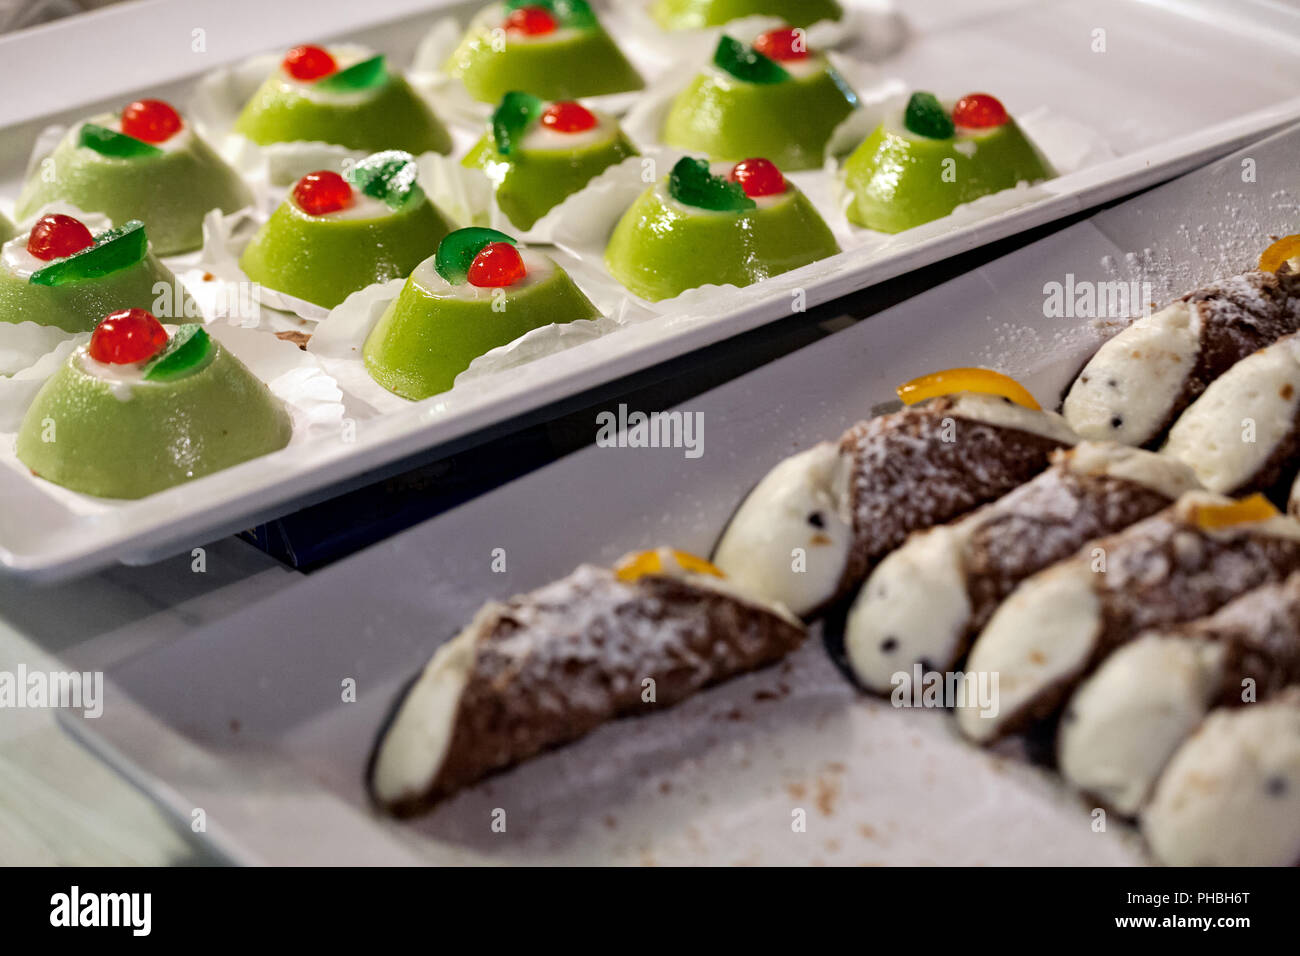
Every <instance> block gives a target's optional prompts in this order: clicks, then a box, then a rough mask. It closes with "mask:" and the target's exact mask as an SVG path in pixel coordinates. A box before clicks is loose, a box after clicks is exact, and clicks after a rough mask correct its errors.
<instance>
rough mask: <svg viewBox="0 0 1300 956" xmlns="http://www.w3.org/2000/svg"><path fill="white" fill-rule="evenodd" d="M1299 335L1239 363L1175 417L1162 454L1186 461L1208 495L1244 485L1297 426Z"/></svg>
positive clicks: (1299, 366) (1229, 490)
mask: <svg viewBox="0 0 1300 956" xmlns="http://www.w3.org/2000/svg"><path fill="white" fill-rule="evenodd" d="M1298 408H1300V337H1297V336H1294V335H1292V336H1287V337H1286V338H1284V339H1281V340H1280V341H1278V342H1276V343H1275V344H1273V345H1270V346H1269V347H1268V348H1265V349H1261V350H1260V351H1258V352H1256V353H1255V354H1254V355H1249V356H1247V357H1246V358H1244V359H1242V360H1241V361H1240V362H1238V363H1237V364H1236V365H1234V366H1233V367H1232V368H1230V369H1228V371H1227V372H1225V373H1224V374H1223V375H1221V376H1220V377H1219V378H1217V379H1216V380H1215V381H1213V382H1211V383H1210V386H1209V387H1208V388H1207V389H1206V390H1205V392H1204V393H1202V395H1201V397H1200V398H1198V399H1197V400H1196V401H1195V402H1193V403H1192V404H1191V405H1190V406H1189V407H1188V409H1187V410H1186V411H1185V412H1183V414H1182V415H1180V416H1179V418H1178V420H1177V421H1176V422H1175V423H1174V427H1173V428H1172V429H1171V430H1170V432H1169V439H1168V441H1167V442H1166V443H1165V447H1164V449H1163V451H1164V453H1165V454H1167V455H1170V456H1172V457H1174V458H1176V459H1178V460H1179V461H1182V462H1185V463H1186V464H1187V465H1189V466H1190V467H1191V468H1192V470H1193V471H1195V472H1196V476H1197V478H1199V479H1200V481H1201V483H1202V484H1203V485H1204V486H1205V487H1206V488H1208V489H1210V490H1211V491H1218V492H1223V493H1231V492H1233V491H1235V490H1237V489H1238V488H1241V487H1243V486H1244V485H1246V484H1247V483H1249V482H1250V481H1251V480H1252V479H1253V478H1254V476H1255V475H1256V474H1257V473H1258V472H1259V470H1260V469H1261V468H1262V467H1263V466H1264V463H1265V462H1266V461H1267V460H1268V458H1269V456H1270V455H1272V453H1273V451H1274V449H1275V448H1277V446H1278V444H1280V443H1281V442H1282V441H1283V440H1285V439H1286V438H1287V437H1288V436H1290V434H1291V432H1292V431H1293V430H1294V429H1295V427H1296V412H1297V409H1298Z"/></svg>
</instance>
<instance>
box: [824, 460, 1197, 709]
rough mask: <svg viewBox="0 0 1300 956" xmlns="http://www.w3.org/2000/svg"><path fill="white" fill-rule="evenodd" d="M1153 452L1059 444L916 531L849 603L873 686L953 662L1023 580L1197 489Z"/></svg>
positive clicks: (859, 661)
mask: <svg viewBox="0 0 1300 956" xmlns="http://www.w3.org/2000/svg"><path fill="white" fill-rule="evenodd" d="M1196 486H1197V485H1196V479H1195V478H1194V477H1193V475H1192V472H1191V470H1190V469H1189V468H1187V467H1186V466H1184V465H1182V464H1181V463H1179V462H1176V461H1173V460H1171V459H1169V458H1165V457H1163V456H1161V455H1157V454H1156V453H1155V452H1151V451H1143V450H1141V449H1137V448H1130V447H1128V446H1127V445H1117V444H1115V443H1114V442H1083V443H1081V444H1079V445H1077V446H1075V447H1074V448H1071V449H1068V450H1067V449H1063V450H1060V451H1056V452H1053V453H1052V465H1051V467H1050V468H1048V469H1047V470H1046V471H1044V472H1043V473H1041V474H1040V475H1038V476H1037V477H1036V478H1034V479H1033V480H1032V481H1029V482H1027V483H1026V484H1023V485H1021V486H1020V487H1018V488H1016V489H1015V490H1013V491H1011V492H1010V493H1008V494H1006V495H1004V496H1003V497H1001V498H999V499H998V500H997V501H995V502H993V503H992V504H988V505H985V506H984V507H982V508H980V509H978V510H977V511H974V512H972V513H971V514H969V515H967V516H966V517H965V518H962V519H960V520H958V521H956V522H954V523H952V524H948V525H939V526H937V527H934V528H931V529H929V530H928V531H921V532H918V533H916V534H914V535H912V536H911V537H910V538H908V539H907V541H906V542H905V543H904V544H903V546H902V547H900V548H899V549H898V550H897V551H894V552H893V553H892V554H890V555H889V556H888V557H886V558H885V559H884V560H883V561H881V562H880V564H879V565H877V566H876V569H875V570H874V571H873V572H872V573H871V576H870V577H869V578H867V583H866V584H865V585H863V587H862V590H861V592H860V593H859V594H858V597H857V600H856V601H854V603H853V607H852V608H851V609H850V610H849V614H848V620H847V624H846V628H845V647H846V650H847V652H848V660H849V664H850V666H851V667H852V668H853V673H854V675H855V676H856V677H857V679H858V680H859V681H860V682H861V683H862V685H863V686H864V687H866V688H867V689H868V690H871V691H876V692H877V693H889V692H890V690H891V689H892V688H893V686H894V682H895V676H894V675H896V674H899V673H900V672H901V673H905V674H911V673H912V667H913V665H914V664H918V663H919V664H920V665H921V666H922V668H923V669H924V670H926V671H940V672H946V671H948V670H950V669H952V667H954V666H955V665H956V664H957V663H958V662H959V661H960V660H961V658H962V657H963V656H964V655H965V653H966V650H967V648H968V647H969V644H970V639H971V638H972V637H974V635H975V634H977V633H978V632H979V630H980V628H982V627H983V626H984V625H985V624H986V623H988V619H989V617H990V616H991V615H992V614H993V611H994V609H995V608H996V607H997V606H998V605H999V604H1000V603H1001V602H1002V600H1003V599H1004V598H1005V597H1006V596H1007V595H1008V594H1010V593H1011V591H1012V589H1013V588H1015V586H1016V585H1017V584H1019V583H1020V582H1021V581H1022V580H1024V579H1025V578H1027V577H1029V576H1030V575H1031V574H1034V573H1035V572H1037V571H1041V570H1042V569H1043V568H1046V567H1047V566H1049V565H1051V564H1055V563H1056V562H1057V561H1061V560H1063V559H1065V558H1068V557H1069V556H1070V555H1072V554H1074V553H1075V552H1076V551H1077V550H1078V549H1079V548H1080V547H1081V546H1082V545H1083V544H1085V543H1086V542H1088V541H1091V540H1092V539H1093V538H1098V537H1101V536H1102V535H1106V534H1111V533H1113V532H1116V531H1119V530H1120V529H1122V528H1126V527H1128V526H1129V525H1131V524H1133V523H1134V522H1137V521H1141V520H1142V519H1143V518H1147V517H1150V516H1151V515H1153V514H1155V513H1156V512H1157V511H1160V510H1161V509H1162V508H1166V507H1168V506H1169V505H1170V504H1172V503H1173V502H1174V501H1175V500H1176V499H1177V498H1178V497H1179V496H1180V495H1182V494H1183V493H1184V492H1186V491H1190V490H1192V489H1194V488H1195V487H1196Z"/></svg>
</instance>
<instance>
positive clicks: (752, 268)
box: [605, 157, 840, 301]
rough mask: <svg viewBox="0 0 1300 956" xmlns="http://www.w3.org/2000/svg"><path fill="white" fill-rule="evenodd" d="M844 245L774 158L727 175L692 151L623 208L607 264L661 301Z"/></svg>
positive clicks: (739, 281) (749, 279) (752, 278)
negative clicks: (691, 155)
mask: <svg viewBox="0 0 1300 956" xmlns="http://www.w3.org/2000/svg"><path fill="white" fill-rule="evenodd" d="M839 251H840V247H839V244H838V243H837V242H836V241H835V237H834V236H833V235H832V234H831V231H830V228H829V227H827V225H826V223H825V222H824V221H823V220H822V218H821V216H820V215H819V214H818V213H817V210H816V209H815V208H813V205H812V203H810V202H809V201H808V198H807V197H806V196H804V195H803V193H801V192H799V190H798V189H797V188H796V187H795V186H794V184H793V183H789V182H787V181H786V180H785V178H784V177H783V176H782V175H781V172H780V170H778V169H777V168H776V166H775V165H773V164H772V163H771V162H769V161H768V160H766V159H751V160H746V161H745V162H742V163H740V164H738V165H737V166H736V167H735V168H734V169H732V170H731V173H730V175H729V176H727V177H723V176H719V175H714V173H713V172H712V171H711V170H710V168H709V164H708V163H706V162H705V161H704V160H701V159H691V158H689V157H687V158H686V159H682V160H680V161H679V162H678V163H677V165H676V166H674V167H673V171H672V175H671V176H669V177H668V180H667V182H660V183H657V184H655V185H654V186H652V187H651V188H650V189H648V190H646V192H644V193H643V194H642V195H641V196H640V198H638V199H637V201H636V202H634V203H633V204H632V206H631V208H629V209H628V211H627V212H626V213H624V214H623V218H622V219H620V220H619V223H618V225H617V226H615V227H614V233H613V235H612V236H611V237H610V240H609V245H608V246H607V247H606V249H605V264H606V265H607V266H608V267H609V271H610V272H611V273H612V274H613V276H614V278H615V279H617V280H618V281H619V282H621V283H623V285H625V286H626V287H627V288H628V289H630V290H631V291H632V292H634V293H636V294H637V295H639V296H641V297H642V298H645V299H651V300H655V301H658V300H660V299H669V298H672V297H673V296H676V295H680V294H681V293H683V292H685V291H686V290H687V289H693V288H696V287H697V286H702V285H736V286H747V285H751V284H753V283H754V282H757V281H758V280H760V279H766V278H767V277H769V276H774V275H779V274H780V273H782V272H789V271H790V270H791V269H797V268H799V267H800V266H804V265H807V264H808V263H810V262H816V261H817V260H818V259H825V258H826V257H827V256H833V255H835V254H836V253H838V252H839Z"/></svg>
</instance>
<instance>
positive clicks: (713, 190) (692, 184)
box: [668, 156, 758, 212]
mask: <svg viewBox="0 0 1300 956" xmlns="http://www.w3.org/2000/svg"><path fill="white" fill-rule="evenodd" d="M668 194H669V195H670V196H672V197H673V198H674V199H676V200H677V201H678V202H681V203H685V204H686V205H688V206H695V207H696V208H698V209H711V210H713V211H715V212H744V211H745V210H747V209H756V208H758V203H756V202H754V200H752V199H750V198H749V197H748V196H746V195H745V189H744V187H743V186H741V185H740V183H733V182H730V181H729V180H727V179H725V178H724V177H722V176H715V175H713V173H712V171H711V170H710V169H709V164H708V163H707V162H706V161H705V160H702V159H692V158H691V157H689V156H686V157H684V158H682V159H679V160H678V161H677V165H676V166H674V167H673V171H672V174H671V175H670V176H669V177H668Z"/></svg>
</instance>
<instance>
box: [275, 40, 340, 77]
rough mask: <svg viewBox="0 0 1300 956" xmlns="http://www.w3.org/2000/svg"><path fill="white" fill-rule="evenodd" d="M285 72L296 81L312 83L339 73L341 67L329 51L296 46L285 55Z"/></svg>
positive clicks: (321, 48) (320, 48)
mask: <svg viewBox="0 0 1300 956" xmlns="http://www.w3.org/2000/svg"><path fill="white" fill-rule="evenodd" d="M283 65H284V72H286V73H288V74H289V75H290V76H292V77H293V78H294V79H295V80H303V81H304V82H310V81H311V80H319V79H320V78H321V77H322V76H329V75H330V74H331V73H337V72H338V69H339V65H338V64H337V63H335V62H334V57H332V56H330V54H329V51H328V50H326V49H324V48H323V47H318V46H310V45H308V46H296V47H294V48H293V49H292V50H290V51H289V52H288V53H286V54H285V55H284V64H283Z"/></svg>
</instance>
